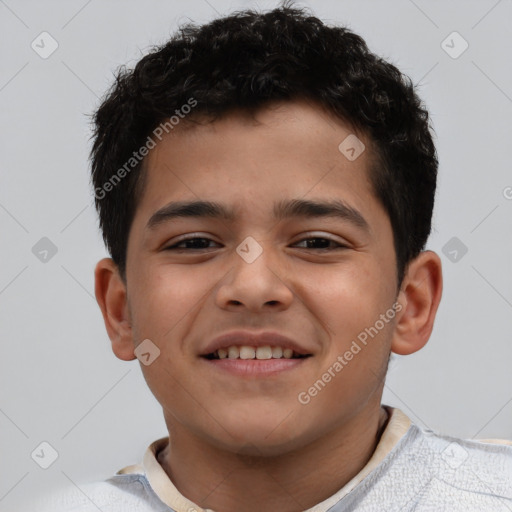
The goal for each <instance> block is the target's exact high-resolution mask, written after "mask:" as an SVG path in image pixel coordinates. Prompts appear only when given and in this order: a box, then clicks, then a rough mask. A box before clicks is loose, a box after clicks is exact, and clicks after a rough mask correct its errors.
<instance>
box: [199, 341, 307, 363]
mask: <svg viewBox="0 0 512 512" xmlns="http://www.w3.org/2000/svg"><path fill="white" fill-rule="evenodd" d="M310 356H311V354H299V353H297V352H295V351H293V350H292V349H291V348H285V349H283V348H282V347H277V346H276V347H272V346H269V345H267V346H263V347H252V346H250V345H241V346H237V345H233V346H231V347H226V348H219V349H218V350H216V351H215V352H212V353H210V354H206V355H204V356H202V357H204V358H205V359H208V360H214V359H243V360H254V361H257V360H269V359H305V358H307V357H310Z"/></svg>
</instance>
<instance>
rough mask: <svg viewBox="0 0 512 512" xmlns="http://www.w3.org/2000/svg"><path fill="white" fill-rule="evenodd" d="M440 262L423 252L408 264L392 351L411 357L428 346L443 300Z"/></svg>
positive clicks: (434, 254)
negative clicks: (438, 309)
mask: <svg viewBox="0 0 512 512" xmlns="http://www.w3.org/2000/svg"><path fill="white" fill-rule="evenodd" d="M442 291H443V277H442V266H441V259H440V258H439V256H438V255H437V254H436V253H435V252H433V251H423V252H421V253H420V254H419V255H418V256H417V257H416V258H415V259H414V260H413V261H411V262H410V263H409V265H408V268H407V272H406V275H405V277H404V280H403V283H402V287H401V290H400V294H399V303H400V304H401V306H402V308H401V311H400V313H399V315H397V321H396V326H395V332H394V335H393V341H392V344H391V351H392V352H394V353H395V354H400V355H407V354H412V353H414V352H416V351H418V350H420V349H421V348H423V347H424V346H425V344H426V343H427V341H428V339H429V338H430V335H431V333H432V329H433V327H434V320H435V316H436V313H437V308H438V307H439V303H440V301H441V295H442Z"/></svg>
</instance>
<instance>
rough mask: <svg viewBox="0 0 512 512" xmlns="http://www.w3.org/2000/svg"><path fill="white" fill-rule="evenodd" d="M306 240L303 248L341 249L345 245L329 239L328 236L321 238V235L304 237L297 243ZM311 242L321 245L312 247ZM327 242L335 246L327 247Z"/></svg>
mask: <svg viewBox="0 0 512 512" xmlns="http://www.w3.org/2000/svg"><path fill="white" fill-rule="evenodd" d="M303 242H307V245H306V247H304V248H305V249H320V250H322V249H327V250H334V249H343V248H345V247H346V246H345V245H343V244H340V243H338V242H336V241H335V240H331V239H330V238H322V237H312V238H304V239H303V240H301V241H300V242H297V243H303ZM311 242H313V244H320V245H321V246H322V247H312V245H313V244H312V243H311ZM329 244H334V245H335V246H336V247H328V245H329Z"/></svg>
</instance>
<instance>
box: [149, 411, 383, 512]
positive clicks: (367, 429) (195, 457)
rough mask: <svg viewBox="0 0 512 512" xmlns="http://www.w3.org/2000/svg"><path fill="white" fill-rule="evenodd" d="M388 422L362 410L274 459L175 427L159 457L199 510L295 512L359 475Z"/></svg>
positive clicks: (172, 426)
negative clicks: (241, 452) (236, 450)
mask: <svg viewBox="0 0 512 512" xmlns="http://www.w3.org/2000/svg"><path fill="white" fill-rule="evenodd" d="M387 419H388V414H387V412H386V410H385V409H384V408H382V407H377V408H373V409H371V410H370V411H363V412H362V414H360V415H358V416H357V417H355V418H353V419H352V420H351V421H350V422H349V424H344V425H343V426H342V427H340V428H338V429H336V430H334V431H333V432H331V433H330V434H329V435H327V436H323V437H322V438H320V439H318V440H316V441H314V442H312V443H310V444H309V445H307V446H305V447H302V448H301V449H300V450H295V451H294V452H291V453H286V454H284V455H279V456H275V457H241V456H240V455H239V454H236V453H233V452H226V451H225V450H220V449H218V448H216V447H213V446H212V445H211V444H209V443H205V442H204V440H201V439H200V438H198V437H196V436H195V435H193V434H191V433H190V432H189V431H187V430H186V429H184V428H183V427H182V426H181V425H179V424H176V423H173V424H172V425H168V426H169V427H170V428H169V431H170V432H171V433H172V434H171V435H170V441H169V444H168V445H167V446H166V448H165V449H163V450H162V451H161V452H160V453H158V454H157V457H158V461H159V463H160V464H161V466H162V467H163V469H164V471H165V472H166V473H167V475H168V476H169V478H170V479H171V480H172V482H173V483H174V485H175V486H176V488H177V489H178V490H179V492H180V493H181V494H182V495H184V496H186V497H187V498H188V499H189V500H191V501H193V502H194V503H196V504H198V505H200V506H201V507H203V508H209V509H212V510H216V511H222V512H235V511H240V510H244V511H246V512H253V511H254V512H256V511H258V512H259V511H261V510H280V511H282V512H299V511H303V510H306V509H308V508H310V507H313V506H314V505H317V504H318V503H321V502H322V501H324V500H325V499H327V498H329V497H330V496H332V495H333V494H335V493H336V492H337V491H338V490H340V489H341V488H342V487H343V486H344V485H345V484H346V483H347V482H349V481H350V480H351V479H352V478H353V477H354V476H355V475H357V473H359V471H361V469H362V468H363V467H364V466H365V465H366V463H367V462H368V460H369V459H370V458H371V456H372V455H373V452H374V451H375V448H376V446H377V444H378V442H379V440H380V436H381V434H382V431H383V429H384V427H385V425H386V422H387Z"/></svg>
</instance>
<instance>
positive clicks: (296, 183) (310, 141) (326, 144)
mask: <svg viewBox="0 0 512 512" xmlns="http://www.w3.org/2000/svg"><path fill="white" fill-rule="evenodd" d="M186 121H187V120H185V121H184V122H183V124H182V126H179V125H178V126H176V127H175V129H173V130H172V131H170V132H169V133H168V134H166V135H165V136H163V137H162V140H161V141H159V142H158V143H157V144H156V147H155V148H154V149H153V150H152V151H151V152H150V153H149V155H148V156H147V158H146V161H145V179H144V189H143V192H142V194H141V197H140V201H139V204H138V206H137V212H136V219H137V218H140V217H144V219H145V222H146V223H147V222H148V219H150V218H151V217H152V216H153V215H154V214H155V212H157V211H158V210H160V209H162V208H163V207H164V206H165V205H168V204H169V203H170V202H173V201H177V202H178V201H182V202H183V201H189V202H190V201H198V200H199V201H209V202H215V203H218V204H223V205H225V206H226V209H229V211H230V212H231V213H232V214H233V215H232V217H234V219H235V220H242V219H243V218H245V217H251V218H254V219H255V218H256V217H257V216H258V215H261V216H264V215H265V216H267V219H268V217H269V216H273V217H279V211H278V209H276V204H277V203H279V202H282V201H283V200H288V201H291V200H305V201H307V200H308V199H312V198H317V199H318V198H324V199H325V200H329V201H331V202H332V201H336V200H340V201H342V202H343V203H344V204H345V205H346V206H348V208H352V209H353V210H356V211H359V212H365V211H366V213H367V215H369V217H371V216H372V215H373V216H374V217H375V216H379V215H382V214H383V213H384V215H385V212H384V211H383V210H382V208H381V206H380V203H379V202H378V201H377V199H376V197H375V196H374V193H373V187H372V185H371V182H370V177H369V176H370V174H369V170H370V166H371V165H373V162H374V161H375V159H374V157H373V153H372V146H371V141H370V140H369V139H368V138H367V137H366V136H365V135H364V134H361V133H359V132H358V133H356V132H355V131H354V129H353V128H352V127H351V126H349V125H348V124H346V123H344V122H343V121H341V120H340V119H339V118H336V117H334V116H333V115H332V114H330V113H328V112H326V111H325V110H324V109H322V108H321V107H320V106H319V105H317V104H314V103H310V102H307V101H293V102H276V103H274V104H270V105H268V106H267V107H265V108H263V109H260V110H258V111H256V112H255V113H253V114H250V113H248V112H246V111H232V112H230V113H228V114H226V115H224V116H223V117H221V118H220V119H217V120H215V121H213V122H211V121H209V120H204V119H201V118H195V119H192V121H193V122H192V123H187V122H186ZM171 209H172V208H171ZM203 210H204V209H203ZM365 217H366V215H365Z"/></svg>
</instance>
